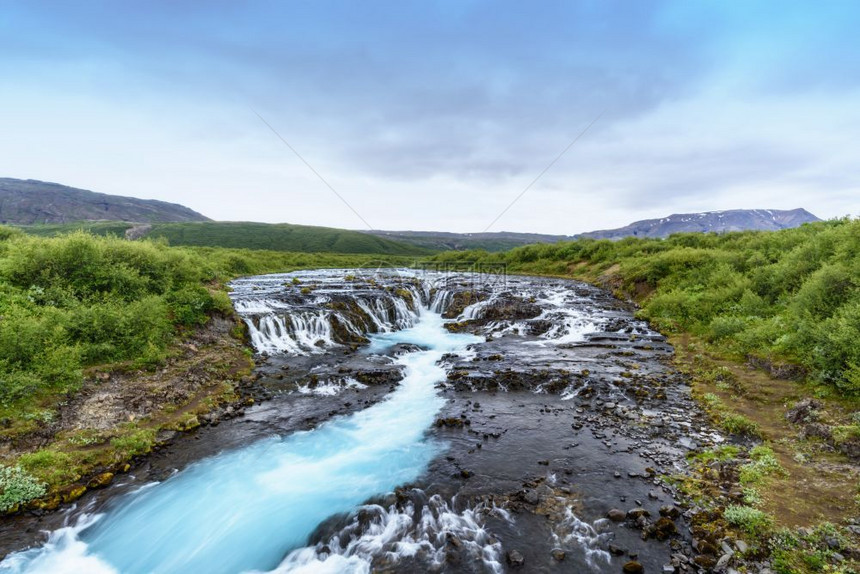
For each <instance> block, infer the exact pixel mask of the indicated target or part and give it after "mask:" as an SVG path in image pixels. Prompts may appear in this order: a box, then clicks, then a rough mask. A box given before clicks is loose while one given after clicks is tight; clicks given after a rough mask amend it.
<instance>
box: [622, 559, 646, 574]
mask: <svg viewBox="0 0 860 574" xmlns="http://www.w3.org/2000/svg"><path fill="white" fill-rule="evenodd" d="M621 571H622V572H624V574H642V573H643V572H645V568H644V567H643V566H642V565H641V564H640V563H638V562H636V561H635V560H631V561H630V562H628V563H627V564H625V565H624V567H623V568H621Z"/></svg>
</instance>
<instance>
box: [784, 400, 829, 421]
mask: <svg viewBox="0 0 860 574" xmlns="http://www.w3.org/2000/svg"><path fill="white" fill-rule="evenodd" d="M822 406H823V405H822V403H821V401H818V400H816V399H811V398H806V399H803V400H802V401H799V402H798V403H797V404H796V405H794V407H792V408H791V410H789V411H788V414H786V415H785V418H787V419H788V422H792V423H801V422H808V421H813V420H815V416H816V414H817V411H819V410H820V409H821V407H822Z"/></svg>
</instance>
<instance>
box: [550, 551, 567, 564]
mask: <svg viewBox="0 0 860 574" xmlns="http://www.w3.org/2000/svg"><path fill="white" fill-rule="evenodd" d="M565 556H566V554H565V553H564V550H560V549H558V548H556V549H555V550H553V551H552V557H553V559H555V561H556V562H561V561H562V560H564V557H565Z"/></svg>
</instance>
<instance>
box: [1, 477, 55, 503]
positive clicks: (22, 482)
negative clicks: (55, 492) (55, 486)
mask: <svg viewBox="0 0 860 574" xmlns="http://www.w3.org/2000/svg"><path fill="white" fill-rule="evenodd" d="M45 492H47V489H46V488H45V484H44V483H41V482H39V481H38V480H36V478H35V477H34V476H32V475H31V474H29V473H28V472H27V471H25V470H24V469H22V468H21V467H20V466H0V512H5V511H7V510H9V509H10V508H13V507H14V506H16V505H18V504H22V503H24V502H28V501H30V500H33V499H34V498H39V497H40V496H44V495H45Z"/></svg>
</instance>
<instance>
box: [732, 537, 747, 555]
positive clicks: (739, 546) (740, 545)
mask: <svg viewBox="0 0 860 574" xmlns="http://www.w3.org/2000/svg"><path fill="white" fill-rule="evenodd" d="M735 548H737V549H738V552H740V553H741V554H746V553H747V550H749V549H750V547H749V545H748V544H747V543H746V542H744V541H743V540H738V541H737V542H735Z"/></svg>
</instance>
